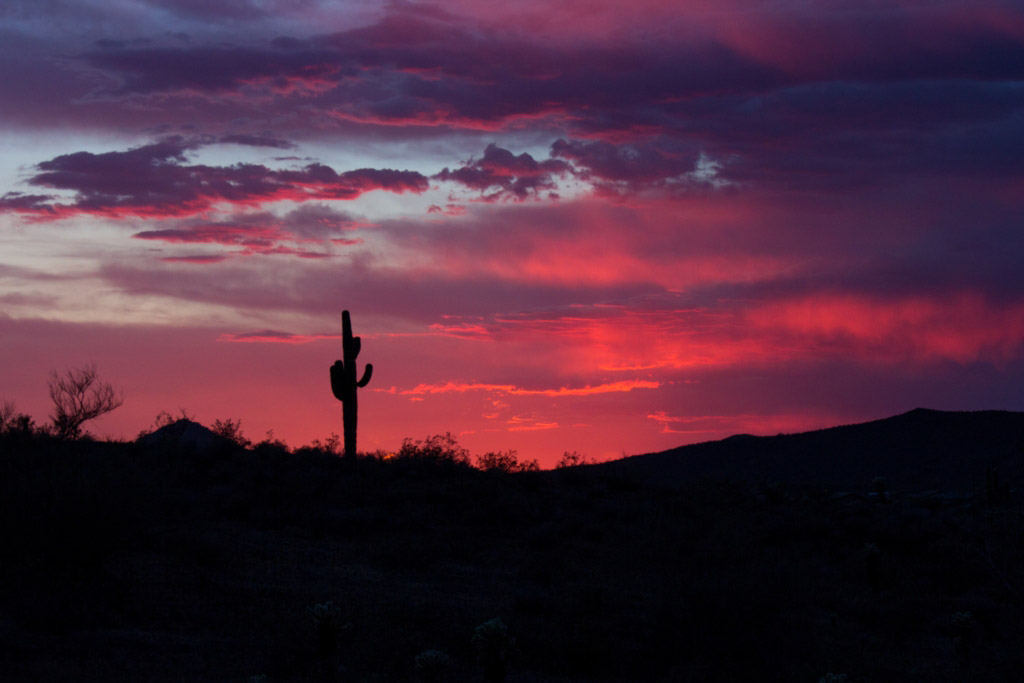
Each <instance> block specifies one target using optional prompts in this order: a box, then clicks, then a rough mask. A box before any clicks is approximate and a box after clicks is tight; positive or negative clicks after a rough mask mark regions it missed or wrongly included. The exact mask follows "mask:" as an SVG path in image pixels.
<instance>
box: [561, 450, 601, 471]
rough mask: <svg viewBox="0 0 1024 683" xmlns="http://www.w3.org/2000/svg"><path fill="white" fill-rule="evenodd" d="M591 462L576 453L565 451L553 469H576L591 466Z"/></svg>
mask: <svg viewBox="0 0 1024 683" xmlns="http://www.w3.org/2000/svg"><path fill="white" fill-rule="evenodd" d="M593 463H594V461H593V460H591V459H590V458H588V457H587V456H585V455H580V454H579V453H577V452H576V451H565V452H564V453H562V457H561V458H559V459H558V462H557V463H555V469H556V470H560V469H564V468H566V467H576V466H577V465H592V464H593Z"/></svg>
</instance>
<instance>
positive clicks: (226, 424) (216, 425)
mask: <svg viewBox="0 0 1024 683" xmlns="http://www.w3.org/2000/svg"><path fill="white" fill-rule="evenodd" d="M210 431H211V432H213V433H214V434H216V435H217V436H220V437H222V438H225V439H227V440H228V441H230V442H232V443H233V444H235V445H236V446H238V447H239V448H251V447H252V441H250V440H249V439H247V438H246V437H245V434H243V433H242V421H241V420H232V419H231V418H227V419H224V420H219V419H218V420H214V421H213V426H212V427H210Z"/></svg>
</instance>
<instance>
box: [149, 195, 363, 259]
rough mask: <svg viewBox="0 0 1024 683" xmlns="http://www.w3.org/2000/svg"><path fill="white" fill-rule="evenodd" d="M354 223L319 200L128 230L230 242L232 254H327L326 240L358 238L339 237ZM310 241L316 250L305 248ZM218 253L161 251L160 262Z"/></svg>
mask: <svg viewBox="0 0 1024 683" xmlns="http://www.w3.org/2000/svg"><path fill="white" fill-rule="evenodd" d="M353 227H355V222H354V220H353V219H352V218H351V217H350V216H349V215H348V214H345V213H343V212H340V211H336V210H334V209H331V208H330V207H328V206H325V205H323V204H310V205H303V206H300V207H299V208H297V209H294V210H292V211H290V212H288V213H286V214H284V215H283V216H277V215H275V214H272V213H269V212H258V213H251V212H250V213H245V212H242V213H239V214H236V215H234V216H232V217H230V218H228V219H224V220H216V221H211V220H202V219H188V220H184V221H180V222H177V223H176V224H175V226H174V227H172V228H160V229H155V230H143V231H141V232H137V233H135V234H134V235H133V237H135V238H136V239H141V240H153V241H158V242H165V243H168V244H207V245H215V246H221V247H230V248H232V250H231V251H230V252H229V255H231V256H239V255H253V254H261V255H275V254H276V255H290V256H298V257H300V258H328V257H330V256H331V255H332V253H331V251H330V250H326V245H327V244H334V245H339V246H350V245H353V244H358V243H359V240H358V239H346V238H342V237H340V235H341V234H342V232H343V231H345V230H350V229H352V228H353ZM311 243H317V244H319V245H320V248H319V249H313V248H309V247H308V246H303V245H310V244H311ZM224 257H225V255H220V258H217V259H213V258H200V259H197V257H195V256H192V255H188V256H165V257H162V260H164V261H188V262H202V263H215V262H219V261H221V260H223V259H224Z"/></svg>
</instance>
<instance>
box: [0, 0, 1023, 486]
mask: <svg viewBox="0 0 1024 683" xmlns="http://www.w3.org/2000/svg"><path fill="white" fill-rule="evenodd" d="M1022 144H1024V3H1021V2H1009V1H1007V2H989V1H984V0H983V1H978V0H962V1H958V0H888V1H885V2H881V1H874V0H757V1H752V0H714V1H713V2H712V1H711V0H696V1H694V2H685V1H680V0H631V1H630V2H628V3H627V2H613V1H604V0H517V1H516V2H512V3H496V2H484V1H481V0H451V1H441V2H426V1H423V2H420V1H413V0H401V1H395V2H379V1H373V2H371V1H369V0H201V1H200V0H45V1H44V0H4V2H3V3H2V4H0V358H2V361H0V399H7V400H14V401H15V402H16V404H17V407H18V408H19V409H20V410H21V411H24V412H28V413H30V414H32V415H33V416H34V417H35V418H36V420H37V422H45V421H46V419H47V415H48V413H49V411H50V405H49V399H48V396H47V390H46V383H47V378H48V376H49V373H50V372H51V371H53V370H58V371H63V370H64V369H67V368H75V367H81V366H83V365H86V364H88V363H95V364H96V367H97V369H98V372H99V374H100V376H101V377H102V378H103V379H105V380H108V381H110V382H112V383H114V384H115V385H117V386H119V387H121V388H123V389H124V391H125V395H126V401H125V404H124V405H123V406H122V407H121V408H120V409H118V410H117V411H115V412H113V413H111V414H110V415H108V416H106V417H104V418H102V419H100V420H97V421H95V422H94V423H92V424H91V425H90V429H91V431H92V432H93V433H94V434H96V435H97V436H101V437H112V438H134V437H135V436H136V435H137V434H138V433H139V432H140V431H141V430H143V429H146V428H147V427H149V426H150V425H151V424H152V423H153V420H154V418H155V417H156V415H157V414H158V413H159V412H161V411H168V412H170V413H172V414H175V415H177V414H180V413H181V412H182V411H184V412H185V413H187V414H189V415H191V416H193V417H194V418H195V419H198V420H199V421H201V422H204V423H205V424H211V423H212V422H213V421H214V420H215V419H237V420H241V423H242V429H243V431H244V432H245V433H246V435H248V436H249V437H250V438H253V439H256V440H259V439H260V438H263V436H264V435H265V433H266V432H267V431H268V430H273V433H274V435H275V436H276V437H277V438H282V439H284V440H285V441H286V442H287V443H289V444H290V445H292V446H300V445H303V444H307V443H310V442H311V441H312V440H313V439H318V438H319V439H323V438H325V437H327V436H328V435H329V434H330V433H331V432H337V433H340V432H341V431H342V427H341V404H340V403H339V402H337V401H336V400H335V399H334V398H333V396H332V394H331V391H330V383H329V375H328V368H329V367H330V365H331V364H332V363H333V362H334V361H335V360H337V359H339V358H340V357H341V346H340V333H341V323H340V312H341V310H343V309H347V310H349V311H351V314H352V320H353V326H354V329H355V334H357V335H359V336H361V337H362V353H361V355H360V356H359V359H358V361H359V372H360V374H361V372H362V366H363V365H364V364H365V363H372V364H373V366H374V372H373V378H372V381H371V382H370V384H369V385H368V386H366V387H365V388H363V389H361V390H360V393H359V405H360V413H359V447H360V449H361V450H378V449H379V450H383V451H393V450H395V449H397V448H398V446H399V445H400V444H401V443H402V440H403V439H405V438H411V439H423V438H425V437H427V436H429V435H433V434H443V433H446V432H450V433H451V434H452V435H454V436H455V437H456V438H457V439H458V440H459V442H460V443H461V444H462V445H463V446H465V447H467V448H468V449H469V450H471V451H473V452H474V453H482V452H485V451H497V450H501V451H505V450H515V451H517V453H518V454H519V455H520V457H523V458H536V459H538V460H539V461H540V463H541V464H542V465H543V466H551V465H553V464H554V462H555V461H557V460H558V458H559V457H560V456H561V455H562V453H564V452H566V451H575V452H577V453H579V454H581V455H584V456H586V457H588V458H591V459H594V460H605V459H609V458H615V457H620V456H622V455H624V454H637V453H645V452H652V451H658V450H664V449H667V448H671V447H675V446H679V445H682V444H686V443H693V442H700V441H707V440H711V439H718V438H723V437H726V436H729V435H731V434H735V433H752V434H776V433H780V432H796V431H804V430H808V429H816V428H822V427H828V426H832V425H836V424H847V423H852V422H860V421H866V420H871V419H876V418H881V417H886V416H889V415H893V414H897V413H901V412H905V411H907V410H911V409H913V408H917V407H927V408H935V409H943V410H979V409H1006V410H1024V267H1022V265H1021V262H1022V256H1024V154H1022V153H1021V152H1022V150H1024V147H1022Z"/></svg>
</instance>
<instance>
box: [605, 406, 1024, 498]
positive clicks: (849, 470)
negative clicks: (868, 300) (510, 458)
mask: <svg viewBox="0 0 1024 683" xmlns="http://www.w3.org/2000/svg"><path fill="white" fill-rule="evenodd" d="M600 467H601V468H602V469H603V470H605V471H607V472H608V473H614V474H616V475H620V476H628V477H631V478H634V479H636V480H639V481H643V482H648V483H656V484H662V485H676V484H680V483H682V482H693V481H698V480H701V479H721V480H734V481H748V482H785V483H791V484H821V485H825V486H829V487H833V488H837V489H839V490H852V491H868V490H871V489H872V482H873V480H874V479H876V478H879V477H880V478H882V479H884V480H885V482H886V485H887V486H888V487H889V488H890V490H892V491H903V492H924V491H942V492H947V493H950V494H969V493H972V492H977V491H978V490H980V488H981V487H983V486H984V483H985V471H986V469H989V468H995V469H996V470H998V472H999V473H1000V475H1001V477H1002V478H1003V479H1004V480H1006V481H1010V482H1020V481H1022V477H1024V413H1020V412H1008V411H995V410H989V411H978V412H945V411H938V410H925V409H920V408H919V409H917V410H912V411H910V412H908V413H904V414H902V415H896V416H894V417H890V418H886V419H883V420H875V421H872V422H865V423H863V424H855V425H846V426H841V427H832V428H829V429H821V430H817V431H812V432H804V433H800V434H780V435H778V436H764V437H757V436H750V435H738V436H734V437H731V438H728V439H724V440H722V441H712V442H706V443H700V444H694V445H690V446H682V447H680V448H674V449H672V450H668V451H663V452H661V453H650V454H646V455H638V456H633V457H629V458H624V459H622V460H617V461H613V462H610V463H605V464H603V465H601V466H600Z"/></svg>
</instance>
